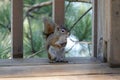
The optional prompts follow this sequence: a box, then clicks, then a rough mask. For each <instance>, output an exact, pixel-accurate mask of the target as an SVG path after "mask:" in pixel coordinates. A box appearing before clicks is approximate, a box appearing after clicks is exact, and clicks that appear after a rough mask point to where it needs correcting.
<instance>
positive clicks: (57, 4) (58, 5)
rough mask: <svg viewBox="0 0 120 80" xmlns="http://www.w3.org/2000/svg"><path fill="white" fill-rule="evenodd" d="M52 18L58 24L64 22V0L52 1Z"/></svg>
mask: <svg viewBox="0 0 120 80" xmlns="http://www.w3.org/2000/svg"><path fill="white" fill-rule="evenodd" d="M53 19H54V21H55V22H56V23H57V24H58V25H63V24H64V0H54V1H53Z"/></svg>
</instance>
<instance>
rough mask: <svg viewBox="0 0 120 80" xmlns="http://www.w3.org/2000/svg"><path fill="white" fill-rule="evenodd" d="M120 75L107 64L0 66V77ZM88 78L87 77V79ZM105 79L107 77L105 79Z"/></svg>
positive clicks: (116, 69)
mask: <svg viewBox="0 0 120 80" xmlns="http://www.w3.org/2000/svg"><path fill="white" fill-rule="evenodd" d="M111 74H112V75H114V74H116V75H120V68H114V69H113V68H109V67H108V65H107V64H103V63H101V64H51V65H31V66H3V67H0V78H2V77H4V78H5V77H6V78H12V77H13V78H15V77H16V78H20V77H55V76H84V75H85V76H88V75H93V76H94V75H95V76H96V75H105V76H110V75H111ZM88 80H89V79H88ZM105 80H107V79H105Z"/></svg>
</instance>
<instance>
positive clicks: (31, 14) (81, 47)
mask: <svg viewBox="0 0 120 80" xmlns="http://www.w3.org/2000/svg"><path fill="white" fill-rule="evenodd" d="M23 1H24V7H23V10H24V11H23V12H24V13H23V14H24V16H23V25H24V31H23V32H24V33H23V35H24V39H23V44H24V45H23V47H24V58H47V52H46V50H45V39H44V37H43V21H42V18H43V17H44V16H46V17H49V18H51V19H52V4H51V0H23ZM47 2H49V3H48V4H47ZM40 4H47V5H42V7H38V8H34V9H33V6H35V5H40ZM91 6H92V4H91V3H85V2H70V1H69V0H65V25H66V27H68V29H70V27H71V26H72V25H73V24H74V23H75V22H76V21H77V20H78V18H79V17H80V16H82V15H83V14H84V12H86V11H87V10H88V9H89V8H90V7H91ZM30 9H32V10H30ZM67 40H68V43H67V45H66V48H65V49H66V57H91V56H92V10H91V11H90V12H89V13H87V15H85V16H84V17H83V18H82V20H80V21H79V22H78V23H77V24H76V25H75V26H74V28H73V29H72V30H71V35H70V37H69V38H68V39H67ZM10 58H11V2H10V0H0V59H10Z"/></svg>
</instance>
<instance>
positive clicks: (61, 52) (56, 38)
mask: <svg viewBox="0 0 120 80" xmlns="http://www.w3.org/2000/svg"><path fill="white" fill-rule="evenodd" d="M43 22H44V31H43V33H44V35H45V39H46V50H47V53H48V58H49V61H50V62H51V63H54V62H68V61H67V60H66V59H65V46H66V44H67V37H68V36H69V31H68V29H67V28H66V27H65V26H63V25H57V24H56V23H55V22H53V21H52V20H50V19H48V18H43Z"/></svg>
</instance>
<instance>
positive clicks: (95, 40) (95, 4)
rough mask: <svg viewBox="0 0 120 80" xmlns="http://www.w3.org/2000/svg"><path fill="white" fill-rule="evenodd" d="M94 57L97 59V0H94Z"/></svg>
mask: <svg viewBox="0 0 120 80" xmlns="http://www.w3.org/2000/svg"><path fill="white" fill-rule="evenodd" d="M92 4H93V28H92V32H93V33H92V37H93V56H94V57H97V33H98V32H97V0H93V3H92Z"/></svg>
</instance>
